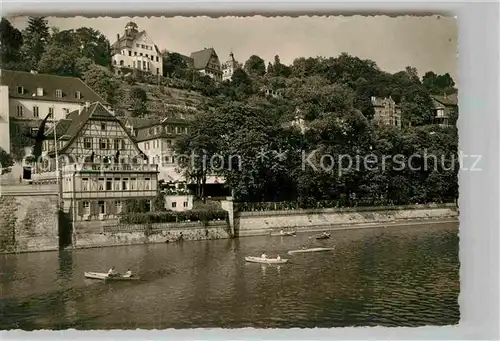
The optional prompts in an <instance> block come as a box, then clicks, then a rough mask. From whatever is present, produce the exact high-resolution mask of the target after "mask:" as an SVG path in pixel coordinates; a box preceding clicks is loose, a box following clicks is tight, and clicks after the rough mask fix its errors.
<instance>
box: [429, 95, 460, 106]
mask: <svg viewBox="0 0 500 341" xmlns="http://www.w3.org/2000/svg"><path fill="white" fill-rule="evenodd" d="M432 98H433V99H435V100H436V101H438V102H439V103H441V104H443V105H445V106H456V105H458V95H457V94H456V93H454V94H450V95H446V96H443V95H432Z"/></svg>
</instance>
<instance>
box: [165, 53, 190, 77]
mask: <svg viewBox="0 0 500 341" xmlns="http://www.w3.org/2000/svg"><path fill="white" fill-rule="evenodd" d="M162 55H163V75H164V76H166V77H180V76H181V75H182V74H183V72H184V71H185V70H186V69H187V68H188V64H187V63H186V60H185V59H184V58H183V57H182V56H181V55H180V54H179V53H176V52H166V51H165V52H163V53H162Z"/></svg>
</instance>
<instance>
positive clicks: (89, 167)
mask: <svg viewBox="0 0 500 341" xmlns="http://www.w3.org/2000/svg"><path fill="white" fill-rule="evenodd" d="M74 171H77V172H89V173H92V172H150V173H156V172H158V165H155V164H135V165H134V164H128V163H84V164H73V165H66V166H63V167H62V172H63V173H72V172H74Z"/></svg>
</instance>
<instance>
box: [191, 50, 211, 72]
mask: <svg viewBox="0 0 500 341" xmlns="http://www.w3.org/2000/svg"><path fill="white" fill-rule="evenodd" d="M212 54H215V55H216V56H217V53H215V50H214V49H213V47H211V48H208V49H207V48H205V49H203V50H200V51H196V52H193V53H191V56H190V58H191V59H192V60H193V67H194V68H195V69H196V70H201V69H205V68H206V67H207V65H208V62H209V61H210V57H212Z"/></svg>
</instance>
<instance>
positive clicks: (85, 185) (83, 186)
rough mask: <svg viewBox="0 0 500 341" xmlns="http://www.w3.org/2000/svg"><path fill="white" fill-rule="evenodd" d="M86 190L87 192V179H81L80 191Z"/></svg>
mask: <svg viewBox="0 0 500 341" xmlns="http://www.w3.org/2000/svg"><path fill="white" fill-rule="evenodd" d="M88 190H89V179H88V178H82V191H88Z"/></svg>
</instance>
